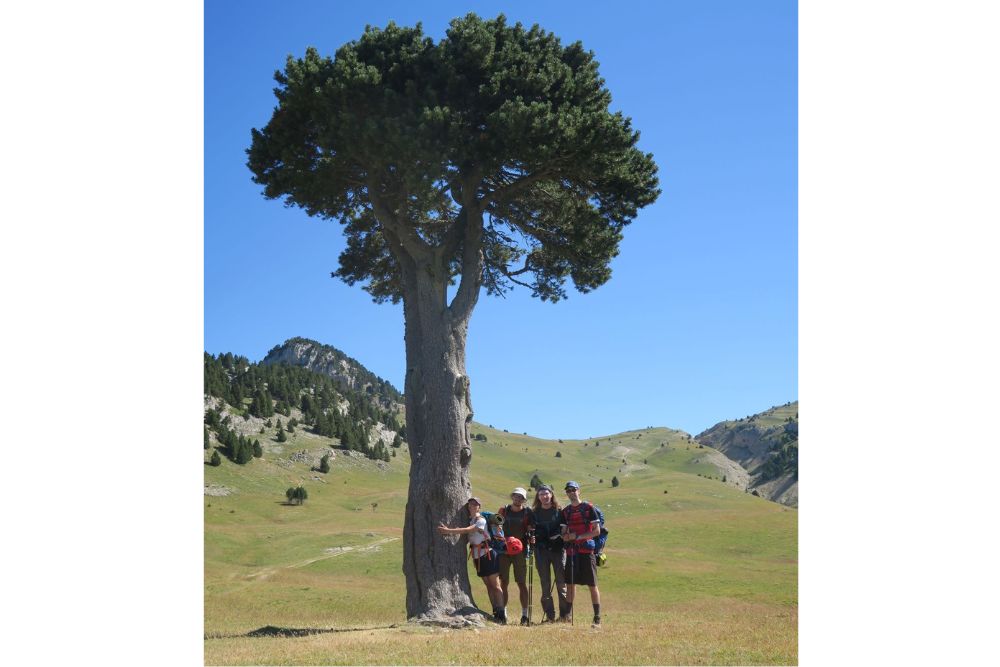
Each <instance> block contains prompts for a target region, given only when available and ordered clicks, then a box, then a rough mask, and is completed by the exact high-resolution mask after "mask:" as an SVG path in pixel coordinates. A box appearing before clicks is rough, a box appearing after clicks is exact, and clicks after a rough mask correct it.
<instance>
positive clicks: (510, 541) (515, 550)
mask: <svg viewBox="0 0 1000 667" xmlns="http://www.w3.org/2000/svg"><path fill="white" fill-rule="evenodd" d="M522 551H524V545H523V544H521V540H519V539H517V538H516V537H508V538H507V555H508V556H516V555H518V554H519V553H521V552H522Z"/></svg>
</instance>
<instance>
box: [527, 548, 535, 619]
mask: <svg viewBox="0 0 1000 667" xmlns="http://www.w3.org/2000/svg"><path fill="white" fill-rule="evenodd" d="M533 569H534V567H533V566H532V564H531V545H530V544H529V545H528V625H529V626H530V625H531V602H532V598H533V597H534V596H533V595H532V592H533V591H532V588H531V581H532V579H533V578H534V577H533V576H532V575H533V572H532V570H533Z"/></svg>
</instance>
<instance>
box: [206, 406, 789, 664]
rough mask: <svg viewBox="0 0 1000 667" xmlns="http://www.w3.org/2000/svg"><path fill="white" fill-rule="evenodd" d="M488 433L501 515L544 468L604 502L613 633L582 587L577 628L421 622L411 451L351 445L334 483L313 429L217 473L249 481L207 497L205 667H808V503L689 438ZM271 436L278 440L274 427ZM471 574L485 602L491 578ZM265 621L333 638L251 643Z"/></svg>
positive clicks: (478, 477)
mask: <svg viewBox="0 0 1000 667" xmlns="http://www.w3.org/2000/svg"><path fill="white" fill-rule="evenodd" d="M473 433H474V434H475V433H482V434H484V435H486V437H487V438H488V441H487V442H480V441H474V442H473V450H474V455H473V461H472V479H473V490H474V492H475V493H476V494H477V495H479V496H480V497H481V498H482V499H483V503H484V505H485V508H486V509H490V510H495V509H496V508H498V507H499V506H500V505H502V504H504V503H506V502H507V494H508V493H509V491H510V489H511V488H513V487H514V486H525V487H526V486H527V485H528V482H529V480H530V479H531V475H532V474H533V473H534V472H536V471H537V472H538V474H539V476H540V477H541V478H542V480H543V481H545V482H547V483H551V484H553V485H554V486H556V488H557V489H561V487H562V484H563V483H564V482H565V481H566V480H568V479H575V480H577V481H579V482H580V484H581V485H582V486H583V489H582V495H583V497H584V499H586V500H590V501H593V502H595V503H596V504H598V505H599V506H600V507H601V508H602V509H603V510H604V512H605V515H606V520H607V523H608V528H609V530H610V531H611V534H610V539H609V542H608V549H607V553H608V561H609V562H608V566H607V567H605V568H602V569H601V570H600V571H599V578H600V582H599V583H600V588H601V594H602V616H603V618H604V627H603V628H602V629H601V630H599V631H595V630H592V629H590V624H589V618H590V609H589V604H588V603H587V602H588V601H587V596H586V593H585V592H584V593H583V596H582V598H578V600H579V601H578V603H577V609H578V611H579V614H578V620H581V622H579V623H578V624H577V625H575V626H574V627H569V626H564V625H558V626H536V627H530V628H523V627H517V626H507V627H498V626H494V625H488V626H487V627H486V628H484V629H480V630H465V631H461V630H460V631H454V630H444V629H434V628H424V627H410V626H408V625H406V618H405V612H404V581H403V575H402V572H401V563H402V542H401V536H402V522H403V509H404V506H405V503H406V485H407V466H408V461H409V460H408V457H407V454H406V450H405V448H404V449H400V450H398V452H397V453H398V456H397V457H396V458H393V459H391V462H390V463H389V464H383V466H385V469H380V467H379V466H378V465H377V464H376V463H375V462H373V461H369V460H367V459H358V458H349V459H348V458H346V457H343V456H341V455H339V453H338V456H337V458H336V459H334V460H332V461H331V471H330V473H329V474H327V475H323V474H320V473H318V472H310V470H309V464H306V463H292V462H290V461H288V456H289V455H290V454H291V453H293V452H296V451H300V450H302V449H307V450H311V451H318V450H319V449H321V448H322V447H323V446H325V445H327V444H329V442H330V441H329V440H327V439H325V438H319V437H315V436H312V435H310V434H308V433H305V432H303V431H302V430H301V429H300V430H299V431H298V432H297V433H296V434H294V435H292V436H291V437H290V440H289V442H286V443H284V446H283V448H282V451H281V452H276V451H275V452H267V453H265V456H264V458H263V459H260V460H254V461H253V462H252V463H250V464H248V465H246V466H237V465H235V464H233V463H232V462H230V461H228V460H225V459H224V460H223V463H222V465H221V466H219V467H217V468H213V467H210V466H205V481H206V484H212V485H220V486H226V487H229V488H231V489H234V491H233V493H232V494H231V495H228V496H207V495H206V496H205V499H204V505H205V662H206V664H211V665H216V664H218V665H223V664H224V665H229V664H233V665H237V664H238V665H247V664H250V665H252V664H259V665H274V664H301V665H313V664H489V665H494V664H548V665H561V664H796V663H797V662H798V648H797V643H798V633H797V622H798V603H797V596H798V584H797V577H798V566H797V560H798V559H797V539H798V527H797V525H798V524H797V521H798V513H797V511H796V510H794V509H790V508H787V507H784V506H782V505H778V504H776V503H772V502H770V501H766V500H763V499H761V498H757V497H754V496H750V495H748V494H746V493H744V492H742V491H739V490H737V489H736V488H734V487H733V486H730V485H727V484H724V483H723V482H721V481H719V479H715V478H719V477H721V474H720V473H719V472H718V471H717V470H715V468H714V466H711V465H709V464H704V463H698V464H695V463H692V460H693V459H697V458H701V457H699V454H704V450H699V449H698V447H697V445H696V444H693V443H689V442H688V441H687V434H686V433H683V432H680V431H673V430H670V429H665V428H654V429H648V430H638V431H629V432H626V433H620V434H616V435H611V436H601V437H598V438H596V439H590V440H586V441H584V440H566V441H565V442H562V443H560V442H557V441H549V440H540V439H537V438H532V437H530V436H524V435H515V434H509V433H505V432H503V431H497V430H493V429H490V428H487V427H485V426H480V425H474V428H473ZM257 437H258V438H259V439H260V440H261V442H262V444H263V443H264V442H265V437H266V438H267V440H268V446H271V447H273V446H276V443H273V441H271V433H270V432H269V433H268V434H266V436H265V435H261V436H257ZM595 440H598V441H599V442H600V445H599V446H595ZM585 443H586V446H585ZM525 450H527V451H525ZM557 451H559V452H561V454H562V456H561V457H558V458H557V457H556V456H555V453H556V452H557ZM210 455H211V451H210V450H209V451H206V452H205V460H208V458H209V457H210ZM317 458H318V457H317ZM622 459H624V462H623V460H622ZM644 461H645V462H644ZM282 462H283V464H282ZM619 470H621V472H619ZM699 473H700V474H701V475H703V476H699ZM613 476H617V477H618V479H619V480H620V481H621V485H620V486H619V487H618V488H611V478H612V477H613ZM314 478H319V479H314ZM601 479H603V483H599V480H601ZM298 484H302V485H303V486H305V487H306V488H307V490H308V492H309V499H308V500H307V501H306V502H305V504H304V505H302V506H290V505H287V504H286V503H285V497H284V493H285V489H287V488H288V487H289V486H293V485H298ZM557 493H560V494H561V491H557ZM373 503H377V504H378V505H377V507H376V508H374V509H373V507H372V504H373ZM473 575H474V573H473ZM472 580H473V581H472V583H473V593H474V594H475V599H476V602H477V603H478V604H479V606H480V608H485V609H486V610H488V608H489V607H488V601H487V598H486V595H485V593H484V592H483V586H482V584H481V583H480V582H479V580H478V579H477V578H476V577H474V576H473V577H472ZM535 584H536V586H535V596H534V605H533V607H534V610H533V611H534V615H535V619H536V620H537V619H539V618H540V617H541V610H540V606H539V604H538V587H537V578H536V581H535ZM512 585H513V584H512ZM585 590H586V589H584V591H585ZM578 595H579V593H578ZM484 602H485V603H486V604H485V606H484ZM511 609H514V605H513V603H512V605H511V606H509V607H508V610H511ZM511 613H512V614H516V613H517V610H516V609H514V611H513V612H511ZM584 621H585V622H584ZM268 627H271V628H282V629H312V630H316V631H320V632H317V633H314V634H308V635H305V636H272V634H273V631H265V632H262V633H260V634H263V635H264V636H253V635H252V634H251V633H253V632H254V631H256V630H261V629H263V628H268ZM342 630H343V631H342ZM248 635H250V636H248ZM512 645H513V646H517V647H518V649H517V652H516V654H513V655H512V653H511V650H510V648H509V647H510V646H512Z"/></svg>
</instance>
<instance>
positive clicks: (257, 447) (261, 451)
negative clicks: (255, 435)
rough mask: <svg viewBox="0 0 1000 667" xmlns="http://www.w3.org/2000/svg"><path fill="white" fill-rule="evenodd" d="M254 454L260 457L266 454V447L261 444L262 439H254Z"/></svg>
mask: <svg viewBox="0 0 1000 667" xmlns="http://www.w3.org/2000/svg"><path fill="white" fill-rule="evenodd" d="M253 455H254V457H256V458H258V459H259V458H261V457H263V456H264V448H263V447H261V446H260V440H256V439H255V440H254V441H253Z"/></svg>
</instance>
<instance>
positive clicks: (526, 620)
mask: <svg viewBox="0 0 1000 667" xmlns="http://www.w3.org/2000/svg"><path fill="white" fill-rule="evenodd" d="M521 625H530V622H529V621H528V617H527V616H522V617H521Z"/></svg>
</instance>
